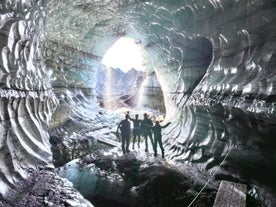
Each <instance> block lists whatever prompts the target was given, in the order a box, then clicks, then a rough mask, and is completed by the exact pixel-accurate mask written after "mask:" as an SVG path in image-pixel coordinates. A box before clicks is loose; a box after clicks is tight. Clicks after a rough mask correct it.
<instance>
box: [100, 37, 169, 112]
mask: <svg viewBox="0 0 276 207" xmlns="http://www.w3.org/2000/svg"><path fill="white" fill-rule="evenodd" d="M147 55H148V54H147V52H146V50H145V48H144V47H143V45H142V42H141V41H140V40H135V39H133V38H129V37H122V38H120V39H118V40H117V41H116V42H115V43H114V44H113V45H112V46H111V47H110V48H109V49H107V50H106V52H105V54H104V56H103V58H102V61H101V63H102V64H103V65H104V67H103V68H104V69H103V70H104V81H103V82H104V86H103V101H102V103H103V104H102V106H103V108H105V109H107V110H112V111H114V110H120V109H122V108H129V109H130V110H134V111H137V113H138V112H141V113H143V112H142V111H144V110H145V109H147V110H149V111H151V110H152V111H154V110H157V109H156V104H155V103H158V102H162V103H163V105H164V97H163V94H162V96H160V100H159V99H158V100H157V101H155V100H156V95H158V94H156V93H155V92H154V93H153V92H152V90H153V89H154V87H156V82H158V81H157V79H156V76H155V74H153V71H152V69H150V64H149V61H148V56H147ZM158 87H159V89H160V90H161V92H162V89H161V86H160V84H159V85H158ZM145 88H146V89H145ZM143 96H144V97H146V98H143ZM145 100H146V101H145ZM149 100H150V101H149ZM158 104H159V105H160V103H158ZM161 112H162V110H161Z"/></svg>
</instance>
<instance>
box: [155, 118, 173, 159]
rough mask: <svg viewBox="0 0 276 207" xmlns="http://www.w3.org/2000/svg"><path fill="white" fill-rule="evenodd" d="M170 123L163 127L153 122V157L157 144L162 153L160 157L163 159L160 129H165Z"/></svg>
mask: <svg viewBox="0 0 276 207" xmlns="http://www.w3.org/2000/svg"><path fill="white" fill-rule="evenodd" d="M170 123H171V122H169V123H167V124H166V125H164V126H161V125H160V123H159V121H156V122H155V125H154V126H153V127H151V128H152V131H153V134H154V156H155V157H156V156H157V144H159V147H160V149H161V152H162V157H163V158H164V157H165V151H164V147H163V143H162V134H161V129H163V128H165V127H167V126H169V125H170Z"/></svg>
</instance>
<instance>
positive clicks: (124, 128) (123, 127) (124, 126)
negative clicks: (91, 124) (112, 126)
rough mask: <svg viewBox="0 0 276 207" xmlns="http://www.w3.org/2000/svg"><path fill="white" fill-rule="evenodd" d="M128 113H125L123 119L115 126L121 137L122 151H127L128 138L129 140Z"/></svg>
mask: <svg viewBox="0 0 276 207" xmlns="http://www.w3.org/2000/svg"><path fill="white" fill-rule="evenodd" d="M128 119H129V115H128V114H127V115H125V119H123V120H122V121H121V122H120V123H119V125H118V128H117V132H118V131H119V129H120V131H121V138H122V150H123V153H124V154H125V153H129V140H130V122H129V120H128Z"/></svg>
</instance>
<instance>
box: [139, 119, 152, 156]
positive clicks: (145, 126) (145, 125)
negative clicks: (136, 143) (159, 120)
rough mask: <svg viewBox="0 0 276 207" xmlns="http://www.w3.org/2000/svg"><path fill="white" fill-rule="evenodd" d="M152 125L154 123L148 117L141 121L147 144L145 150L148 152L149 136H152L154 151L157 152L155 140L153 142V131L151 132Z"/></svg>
mask: <svg viewBox="0 0 276 207" xmlns="http://www.w3.org/2000/svg"><path fill="white" fill-rule="evenodd" d="M152 125H153V123H152V121H151V120H150V119H149V118H147V117H145V118H144V119H143V120H142V122H141V133H142V135H143V137H144V139H145V145H146V149H145V151H146V152H148V137H149V138H150V142H151V144H152V148H153V151H154V152H155V148H154V142H153V138H152V133H151V127H152Z"/></svg>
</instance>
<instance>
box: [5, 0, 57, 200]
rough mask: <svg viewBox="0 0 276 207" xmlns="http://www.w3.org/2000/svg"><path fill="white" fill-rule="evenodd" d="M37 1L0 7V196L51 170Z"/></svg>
mask: <svg viewBox="0 0 276 207" xmlns="http://www.w3.org/2000/svg"><path fill="white" fill-rule="evenodd" d="M45 15H46V10H45V5H44V3H43V2H42V1H19V0H16V1H8V0H7V1H1V3H0V35H1V39H0V51H1V57H0V87H1V88H0V97H1V99H0V128H1V131H0V151H1V154H0V194H1V196H3V197H4V198H8V199H12V198H13V196H14V195H15V194H14V193H16V192H17V188H16V185H17V184H18V183H19V182H20V181H22V180H24V179H26V178H27V177H28V175H29V173H30V172H31V171H33V170H35V169H38V168H45V167H50V168H52V167H53V165H52V152H51V149H50V144H49V135H48V132H47V130H48V125H49V122H50V120H51V116H52V113H53V110H54V109H55V107H56V105H57V100H56V98H55V94H54V93H53V92H52V91H51V90H49V89H51V85H50V78H49V77H50V76H49V71H47V69H46V66H45V63H44V61H43V57H42V50H41V49H42V40H43V39H42V38H43V32H44V18H45Z"/></svg>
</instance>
